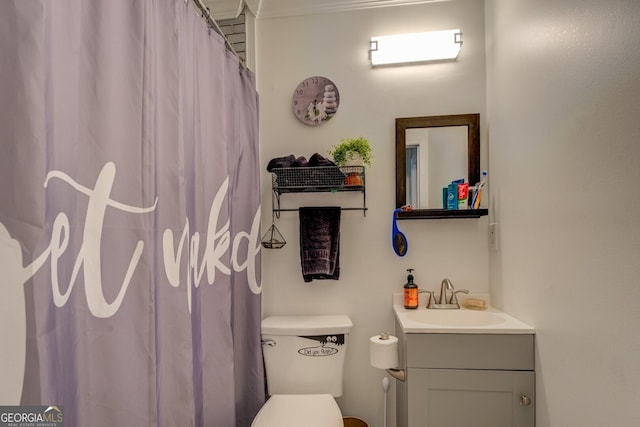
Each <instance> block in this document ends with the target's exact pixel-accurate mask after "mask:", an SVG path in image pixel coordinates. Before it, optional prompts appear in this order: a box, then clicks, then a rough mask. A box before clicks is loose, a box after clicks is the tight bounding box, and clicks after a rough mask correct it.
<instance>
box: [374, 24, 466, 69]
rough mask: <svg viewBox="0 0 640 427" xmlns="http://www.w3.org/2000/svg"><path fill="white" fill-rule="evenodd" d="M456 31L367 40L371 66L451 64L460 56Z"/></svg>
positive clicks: (458, 33) (460, 42)
mask: <svg viewBox="0 0 640 427" xmlns="http://www.w3.org/2000/svg"><path fill="white" fill-rule="evenodd" d="M461 35H462V33H461V32H460V30H459V29H456V30H443V31H431V32H428V33H411V34H397V35H392V36H376V37H371V43H370V47H369V53H370V58H371V65H372V66H374V67H375V66H377V65H388V64H402V63H415V62H429V61H444V60H455V59H456V58H457V57H458V54H459V53H460V46H461V45H462V39H461Z"/></svg>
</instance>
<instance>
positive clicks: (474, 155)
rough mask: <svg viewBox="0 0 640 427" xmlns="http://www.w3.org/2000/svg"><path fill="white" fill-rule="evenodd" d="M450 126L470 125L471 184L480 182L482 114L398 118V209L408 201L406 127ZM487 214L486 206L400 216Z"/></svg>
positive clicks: (468, 145)
mask: <svg viewBox="0 0 640 427" xmlns="http://www.w3.org/2000/svg"><path fill="white" fill-rule="evenodd" d="M446 126H466V127H467V154H468V156H467V164H468V173H467V177H468V178H467V179H468V180H469V183H471V185H475V184H476V183H477V182H479V181H480V114H478V113H474V114H453V115H444V116H423V117H403V118H397V119H396V208H402V207H403V206H405V205H406V204H407V187H406V170H407V161H406V160H407V159H406V130H407V129H418V128H433V127H446ZM482 215H487V210H486V209H475V210H474V209H470V210H446V209H412V210H411V211H406V212H399V213H398V218H399V219H401V218H407V219H409V218H456V217H457V218H469V217H472V218H478V217H480V216H482Z"/></svg>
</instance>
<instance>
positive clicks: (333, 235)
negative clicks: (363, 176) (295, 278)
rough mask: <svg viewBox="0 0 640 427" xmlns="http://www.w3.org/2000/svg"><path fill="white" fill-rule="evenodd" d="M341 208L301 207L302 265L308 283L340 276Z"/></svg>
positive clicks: (335, 278)
mask: <svg viewBox="0 0 640 427" xmlns="http://www.w3.org/2000/svg"><path fill="white" fill-rule="evenodd" d="M340 214H341V209H340V207H339V206H323V207H301V208H298V215H299V217H300V262H301V264H302V277H303V278H304V281H305V282H311V281H312V280H314V279H316V280H324V279H333V280H338V279H339V277H340Z"/></svg>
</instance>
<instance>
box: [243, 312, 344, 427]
mask: <svg viewBox="0 0 640 427" xmlns="http://www.w3.org/2000/svg"><path fill="white" fill-rule="evenodd" d="M352 326H353V323H352V322H351V319H349V317H348V316H345V315H326V316H270V317H267V318H265V319H264V320H263V321H262V351H263V354H264V364H265V371H266V374H267V391H268V394H269V398H268V399H267V401H266V403H265V404H264V405H263V406H262V408H261V409H260V411H259V412H258V414H257V415H256V417H255V418H254V420H253V423H252V424H251V426H252V427H299V426H305V427H343V421H342V413H341V412H340V408H339V407H338V404H337V403H336V401H335V399H334V397H339V396H342V376H343V375H342V374H343V369H344V356H345V354H346V351H347V344H348V335H349V332H350V331H351V327H352Z"/></svg>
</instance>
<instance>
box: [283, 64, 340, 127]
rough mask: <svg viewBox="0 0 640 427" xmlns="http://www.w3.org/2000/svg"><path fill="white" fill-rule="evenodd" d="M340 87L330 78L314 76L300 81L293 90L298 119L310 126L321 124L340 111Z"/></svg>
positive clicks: (294, 106) (294, 109)
mask: <svg viewBox="0 0 640 427" xmlns="http://www.w3.org/2000/svg"><path fill="white" fill-rule="evenodd" d="M339 104H340V94H339V93H338V87H337V86H336V85H335V84H334V83H333V82H332V81H331V80H329V79H328V78H326V77H321V76H313V77H309V78H306V79H304V80H303V81H301V82H300V84H299V85H298V87H296V90H295V91H294V92H293V98H292V100H291V105H292V107H293V113H294V114H295V115H296V117H297V118H298V120H300V121H301V122H302V123H304V124H306V125H310V126H317V125H321V124H322V123H324V122H326V121H328V120H330V119H331V118H332V117H333V116H334V115H335V114H336V111H338V105H339Z"/></svg>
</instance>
